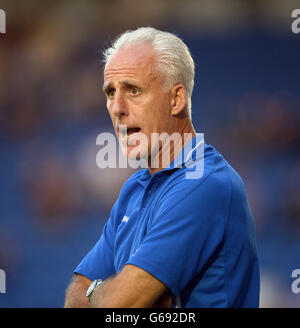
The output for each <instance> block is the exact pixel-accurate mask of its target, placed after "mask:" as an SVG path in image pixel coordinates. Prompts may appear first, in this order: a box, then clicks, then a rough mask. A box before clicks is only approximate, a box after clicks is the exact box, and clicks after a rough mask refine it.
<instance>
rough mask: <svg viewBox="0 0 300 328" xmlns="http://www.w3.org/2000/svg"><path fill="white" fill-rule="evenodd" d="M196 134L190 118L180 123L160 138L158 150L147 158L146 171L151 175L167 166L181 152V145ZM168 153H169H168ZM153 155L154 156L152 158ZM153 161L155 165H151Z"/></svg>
mask: <svg viewBox="0 0 300 328" xmlns="http://www.w3.org/2000/svg"><path fill="white" fill-rule="evenodd" d="M195 136H196V131H195V129H194V127H193V124H192V122H191V121H190V119H187V120H186V121H185V122H184V124H182V126H181V128H180V129H176V131H173V132H171V133H169V134H168V135H166V137H165V138H162V139H160V141H159V146H158V151H157V152H155V153H154V154H153V153H151V156H150V157H149V159H148V171H149V173H150V174H151V175H153V174H154V173H156V172H159V171H161V170H163V169H164V168H166V167H168V166H169V165H170V163H172V162H173V161H174V159H175V158H176V156H177V155H178V154H179V153H180V152H181V150H182V149H183V147H184V146H185V145H186V144H187V143H188V142H189V141H190V140H191V139H192V138H194V137H195ZM169 154H170V155H169ZM152 157H154V158H152ZM153 163H155V164H156V165H153Z"/></svg>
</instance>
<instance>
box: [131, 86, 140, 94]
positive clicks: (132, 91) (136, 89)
mask: <svg viewBox="0 0 300 328" xmlns="http://www.w3.org/2000/svg"><path fill="white" fill-rule="evenodd" d="M131 94H132V95H137V94H139V89H138V88H135V87H133V88H131Z"/></svg>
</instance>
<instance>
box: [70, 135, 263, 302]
mask: <svg viewBox="0 0 300 328" xmlns="http://www.w3.org/2000/svg"><path fill="white" fill-rule="evenodd" d="M198 140H199V139H198ZM198 140H197V137H195V138H193V139H192V140H191V141H190V142H189V143H188V144H187V145H186V146H185V147H184V148H183V149H182V151H181V153H180V154H179V155H178V156H177V157H176V159H175V160H174V162H173V163H172V164H171V165H170V167H169V168H166V169H164V170H162V171H160V172H157V173H155V174H153V175H152V176H151V175H150V174H149V171H148V169H142V170H139V171H138V172H136V173H135V174H133V175H132V176H131V177H130V178H129V179H128V180H127V182H126V183H125V184H124V186H123V187H122V189H121V192H120V195H119V198H118V200H117V201H116V203H115V204H114V206H113V208H112V210H111V213H110V218H109V220H108V221H107V223H106V224H105V226H104V228H103V232H102V235H101V237H100V239H99V241H98V242H97V243H96V244H95V246H94V247H93V248H92V249H91V250H90V251H89V253H88V254H87V255H86V256H85V257H84V259H83V260H82V261H81V263H80V264H79V265H78V266H77V268H76V269H75V271H74V272H75V273H79V274H81V275H84V276H86V277H87V278H89V279H90V280H94V279H98V278H101V279H106V278H108V277H110V276H111V275H113V274H116V273H119V272H120V271H121V270H122V268H123V267H124V265H126V264H132V265H135V266H137V267H140V268H142V269H144V270H145V271H147V272H149V273H150V274H151V275H153V276H154V277H156V278H157V279H159V280H160V281H162V282H163V283H164V284H165V285H166V286H167V287H168V288H169V289H170V291H171V292H172V293H173V295H174V297H177V298H178V297H180V301H181V306H182V307H258V304H259V266H258V259H257V251H256V238H255V225H254V220H253V216H252V213H251V209H250V207H249V203H248V200H247V196H246V192H245V187H244V184H243V182H242V179H241V178H240V176H239V175H238V173H237V172H236V171H235V170H234V169H233V168H232V167H231V166H230V165H229V164H228V163H227V161H226V160H225V159H224V158H223V157H222V155H221V154H220V153H219V152H217V151H216V150H215V149H214V148H213V147H212V146H210V145H207V144H204V140H202V142H203V143H202V147H201V142H200V143H199V142H198ZM186 149H192V151H191V152H189V153H188V154H187V152H186ZM201 149H202V151H201ZM199 163H200V164H199ZM201 163H202V164H203V163H204V165H202V166H201ZM197 164H199V166H198V169H199V168H200V170H199V171H200V173H201V174H199V175H198V176H197V175H196V178H195V176H194V177H193V178H187V173H188V172H189V171H191V172H192V171H193V170H194V171H195V170H196V167H197ZM201 168H202V171H201Z"/></svg>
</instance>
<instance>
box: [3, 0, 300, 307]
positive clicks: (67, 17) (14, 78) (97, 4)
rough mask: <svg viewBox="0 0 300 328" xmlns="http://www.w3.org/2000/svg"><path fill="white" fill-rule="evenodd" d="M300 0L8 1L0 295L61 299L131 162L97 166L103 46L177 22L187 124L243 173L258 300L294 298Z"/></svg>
mask: <svg viewBox="0 0 300 328" xmlns="http://www.w3.org/2000/svg"><path fill="white" fill-rule="evenodd" d="M299 7H300V5H299V1H279V0H278V1H277V0H272V1H271V0H262V1H255V0H249V1H237V0H209V1H197V0H190V1H187V0H185V1H179V0H177V1H173V0H162V1H148V0H139V1H130V0H109V1H99V0H97V1H93V0H91V1H77V0H72V1H67V0H65V1H63V0H61V1H50V0H49V1H37V0H27V1H17V0H2V1H1V4H0V8H1V9H3V10H5V12H6V20H7V25H6V34H0V182H1V183H0V269H3V270H5V272H6V294H0V307H62V306H63V302H64V295H65V289H66V287H67V286H68V284H69V282H70V280H71V277H72V271H73V269H74V268H75V267H76V265H77V264H78V263H79V262H80V261H81V259H82V257H83V256H84V255H85V254H86V253H87V251H88V250H89V249H90V248H91V247H92V246H93V245H94V243H95V242H96V241H97V240H98V238H99V236H100V234H101V231H102V227H103V224H104V223H105V221H106V220H107V219H108V216H109V212H110V208H111V206H112V205H113V203H114V202H115V200H116V198H117V197H118V193H119V190H120V187H121V186H122V184H123V182H124V181H125V180H126V179H127V178H128V176H129V175H131V174H132V173H133V171H132V170H131V169H105V170H101V169H99V168H97V166H96V153H97V151H98V150H99V146H97V145H96V137H97V135H99V134H100V133H102V132H112V127H111V123H110V119H109V116H108V114H107V112H106V107H105V99H104V95H103V94H102V91H101V89H102V83H103V79H102V62H101V60H102V51H103V50H104V49H105V48H106V47H107V46H109V45H110V42H111V40H113V39H114V38H115V37H116V36H117V35H118V34H120V33H122V32H124V31H125V30H127V29H135V28H136V27H139V26H153V27H156V28H159V29H163V30H167V31H170V32H173V33H176V34H177V35H179V36H180V37H182V38H183V39H184V41H185V42H186V43H187V45H188V46H189V48H190V50H191V53H192V56H193V58H194V60H195V62H196V83H195V88H194V93H193V98H192V101H193V105H192V110H193V122H194V126H195V128H196V130H197V132H204V133H205V139H206V143H208V144H212V145H213V146H214V147H215V148H216V149H218V150H219V151H220V152H221V153H222V154H223V155H224V157H225V158H226V159H227V160H228V161H229V162H230V163H231V164H232V166H233V167H234V168H235V169H236V170H237V171H238V172H239V173H240V175H241V176H242V177H243V179H244V181H245V185H246V190H247V193H248V196H249V200H250V203H251V207H252V210H253V213H254V216H255V221H256V227H257V243H258V252H259V259H260V264H261V303H260V304H261V307H300V294H293V293H292V291H291V284H292V281H293V278H292V277H291V274H292V271H293V270H294V269H297V268H300V238H299V237H300V156H299V146H300V130H299V123H300V109H299V104H300V92H299V91H300V83H299V77H300V64H299V55H300V34H294V33H292V31H291V23H292V21H293V20H294V19H293V18H291V12H292V10H293V9H295V8H299Z"/></svg>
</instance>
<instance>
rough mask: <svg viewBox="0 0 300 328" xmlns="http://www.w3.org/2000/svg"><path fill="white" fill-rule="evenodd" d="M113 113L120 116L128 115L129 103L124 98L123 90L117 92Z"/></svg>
mask: <svg viewBox="0 0 300 328" xmlns="http://www.w3.org/2000/svg"><path fill="white" fill-rule="evenodd" d="M112 114H113V115H114V116H116V117H118V118H120V117H121V116H122V115H127V114H128V111H127V104H126V100H125V99H124V96H123V95H122V93H121V92H117V91H116V93H115V97H114V101H113V105H112Z"/></svg>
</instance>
